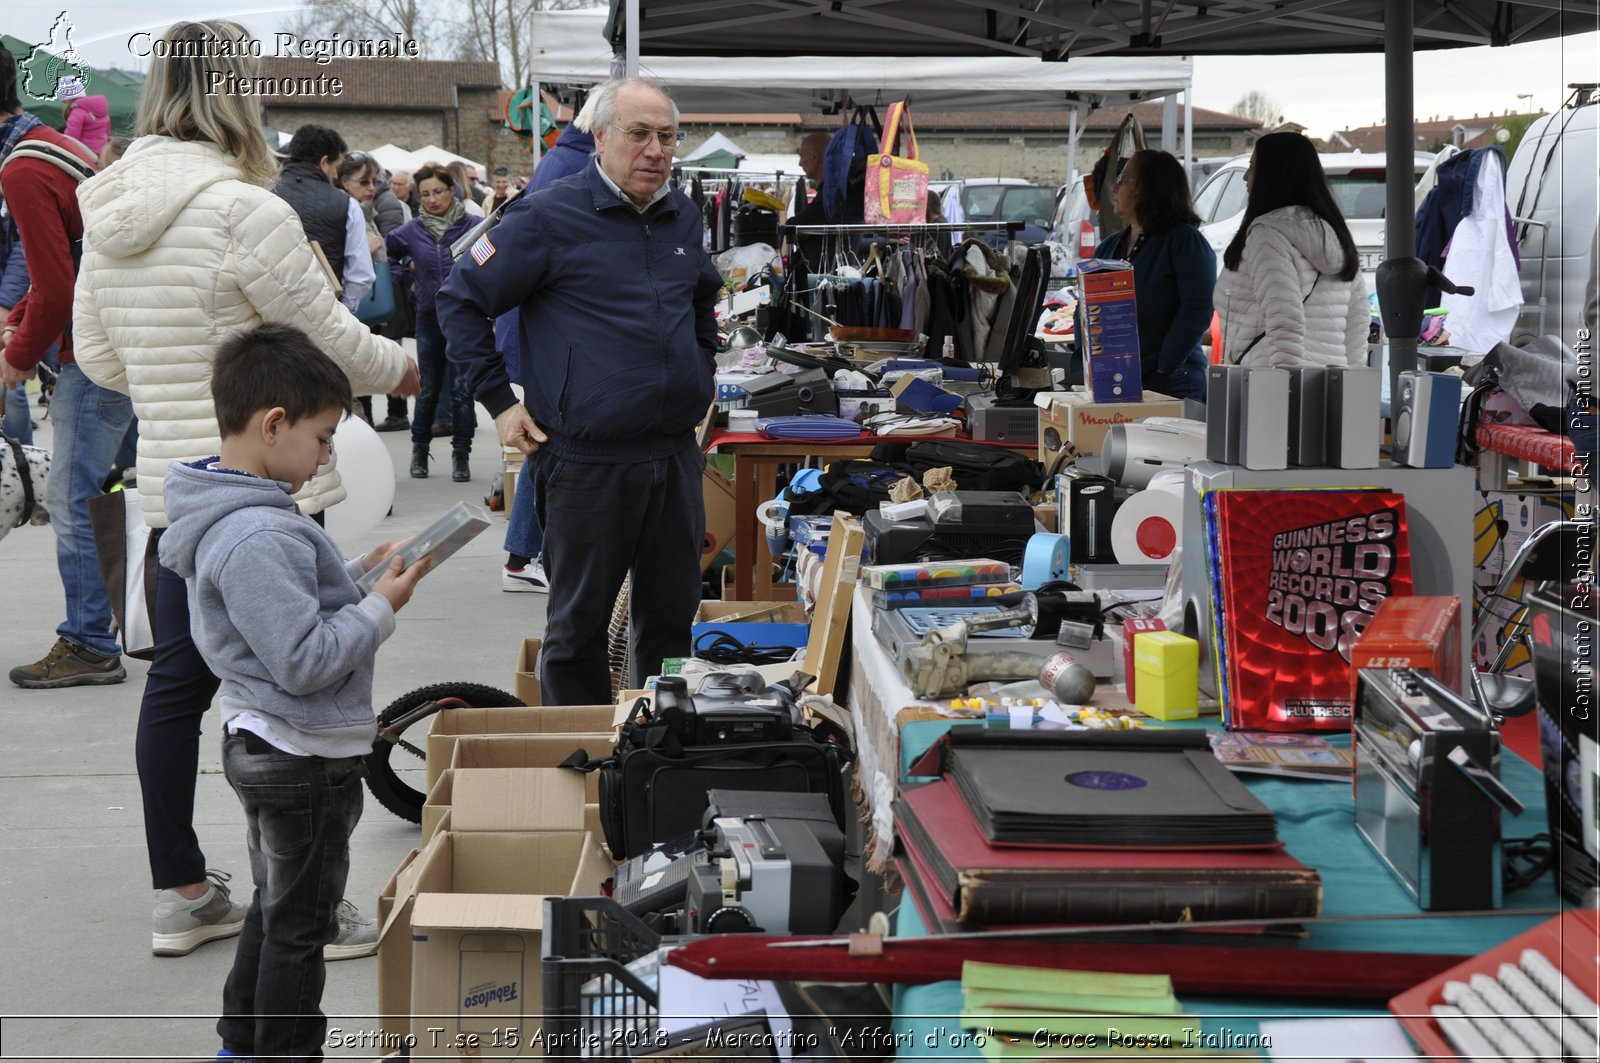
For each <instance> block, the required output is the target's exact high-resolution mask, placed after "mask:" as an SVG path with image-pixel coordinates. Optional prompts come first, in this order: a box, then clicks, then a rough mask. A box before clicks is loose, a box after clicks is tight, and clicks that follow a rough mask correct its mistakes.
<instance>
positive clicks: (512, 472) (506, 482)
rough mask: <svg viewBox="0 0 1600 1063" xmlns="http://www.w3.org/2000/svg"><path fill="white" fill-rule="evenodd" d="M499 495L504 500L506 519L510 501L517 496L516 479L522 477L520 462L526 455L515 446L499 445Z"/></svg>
mask: <svg viewBox="0 0 1600 1063" xmlns="http://www.w3.org/2000/svg"><path fill="white" fill-rule="evenodd" d="M500 453H501V462H500V475H501V482H502V486H501V489H500V490H501V496H502V498H503V499H504V500H505V514H506V519H507V520H509V519H510V518H511V503H512V502H513V501H515V500H516V497H517V481H518V480H519V479H521V478H522V463H523V462H524V461H526V460H527V457H528V456H527V455H526V454H524V453H522V451H520V450H518V449H517V448H516V447H501V448H500Z"/></svg>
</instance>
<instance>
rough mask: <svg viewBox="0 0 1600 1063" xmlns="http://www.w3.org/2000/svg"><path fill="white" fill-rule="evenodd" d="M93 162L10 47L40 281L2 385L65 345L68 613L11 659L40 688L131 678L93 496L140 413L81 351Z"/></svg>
mask: <svg viewBox="0 0 1600 1063" xmlns="http://www.w3.org/2000/svg"><path fill="white" fill-rule="evenodd" d="M92 173H94V155H93V154H92V153H91V152H89V151H88V150H87V149H85V148H84V146H83V145H82V144H80V143H79V142H78V141H77V140H74V139H73V138H71V137H68V136H65V135H63V134H61V133H58V132H56V131H55V130H53V129H51V128H50V127H48V126H46V125H44V124H43V123H42V122H40V121H39V119H38V118H37V117H35V116H34V115H31V114H28V113H26V112H24V111H23V110H22V105H21V101H20V100H19V98H18V96H17V67H16V61H15V60H14V59H13V58H12V56H11V53H10V52H8V51H6V50H5V49H4V48H0V201H3V202H4V205H5V208H6V212H7V213H8V214H10V216H11V219H12V221H13V222H14V223H15V225H16V227H17V231H18V234H19V235H20V236H21V238H22V249H23V253H24V254H25V255H26V256H27V260H28V272H29V277H30V280H31V287H30V288H29V290H28V294H27V295H25V296H23V297H22V301H21V302H19V303H18V304H17V306H16V307H14V308H13V310H12V314H11V318H10V319H9V320H8V321H7V323H6V328H5V330H4V332H3V333H0V339H3V341H4V347H3V348H0V391H4V390H5V389H8V388H12V387H15V386H16V385H17V384H18V383H20V382H22V381H24V380H28V379H30V378H32V377H33V376H34V375H35V374H36V373H37V371H38V365H39V363H40V362H41V361H42V360H43V359H44V356H45V353H46V352H47V351H48V350H49V348H50V345H51V344H52V343H55V342H56V341H58V340H59V341H60V344H61V347H60V354H59V359H60V365H61V375H60V379H59V380H58V381H57V383H56V390H55V395H54V396H53V398H52V399H51V402H50V416H51V420H53V421H54V422H55V437H54V446H55V455H54V459H53V462H52V470H53V475H51V477H50V482H49V486H48V487H47V488H46V490H45V507H46V508H47V509H48V510H49V511H50V523H51V525H52V526H53V527H54V528H55V532H56V566H57V568H58V569H59V570H60V572H61V583H62V586H63V588H64V589H65V591H66V600H67V616H66V619H65V620H64V621H63V622H62V623H61V625H60V626H59V627H57V628H56V636H57V637H56V642H55V645H54V646H52V647H51V648H50V651H49V652H48V653H46V654H45V655H44V656H43V657H42V658H40V659H39V660H37V661H35V662H33V663H32V664H25V665H21V666H19V667H16V668H13V669H12V670H11V681H12V682H13V683H15V684H17V685H18V686H20V687H26V688H30V689H39V688H53V687H71V686H78V685H81V684H84V683H96V684H103V683H120V682H122V681H123V679H125V678H127V671H126V670H125V669H124V668H123V667H122V658H121V651H120V648H119V647H118V645H117V638H116V636H115V635H114V634H112V631H111V600H110V598H109V597H108V596H107V594H106V587H105V582H104V581H103V580H102V579H101V577H100V562H99V558H98V556H97V554H96V552H95V546H94V537H93V535H92V534H91V533H90V530H89V497H90V496H91V495H96V494H99V493H100V486H101V483H102V481H103V480H104V479H105V475H106V470H108V469H110V468H111V466H112V463H113V462H114V461H115V460H116V456H117V448H118V447H119V446H121V444H122V439H123V437H124V436H126V435H127V433H128V426H129V425H130V424H132V423H133V405H132V403H130V402H129V401H128V397H127V396H126V395H119V394H117V393H116V392H114V391H107V390H106V389H104V388H101V387H99V386H97V385H96V384H94V383H92V382H91V381H90V380H89V379H88V378H87V377H85V376H84V375H83V371H82V370H81V369H79V368H78V366H77V365H76V364H75V363H74V362H73V360H72V332H71V327H70V326H71V324H72V299H73V285H74V283H75V282H76V280H77V273H78V268H77V260H78V256H79V254H80V252H81V248H82V240H83V216H82V215H81V214H80V213H79V212H78V182H79V181H80V180H82V179H83V178H84V177H86V176H88V175H90V174H92ZM19 311H20V313H19ZM19 321H20V323H19Z"/></svg>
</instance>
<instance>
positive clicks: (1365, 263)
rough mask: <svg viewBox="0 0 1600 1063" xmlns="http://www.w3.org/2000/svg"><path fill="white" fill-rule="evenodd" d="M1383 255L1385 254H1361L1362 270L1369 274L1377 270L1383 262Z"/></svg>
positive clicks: (1365, 252) (1366, 252) (1375, 252)
mask: <svg viewBox="0 0 1600 1063" xmlns="http://www.w3.org/2000/svg"><path fill="white" fill-rule="evenodd" d="M1383 255H1384V253H1383V252H1382V251H1363V252H1361V268H1362V270H1363V271H1365V272H1367V273H1371V272H1372V271H1373V270H1375V269H1377V268H1378V266H1379V265H1380V264H1381V263H1382V262H1383Z"/></svg>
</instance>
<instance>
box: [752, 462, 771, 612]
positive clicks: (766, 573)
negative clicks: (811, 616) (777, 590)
mask: <svg viewBox="0 0 1600 1063" xmlns="http://www.w3.org/2000/svg"><path fill="white" fill-rule="evenodd" d="M751 464H752V465H753V466H755V470H754V471H755V494H756V499H757V500H758V501H760V502H765V501H767V500H768V499H769V498H772V497H773V496H774V495H776V494H777V493H778V463H777V462H776V461H774V460H772V459H770V458H764V457H763V458H756V459H754V460H753V461H752V462H751ZM756 538H757V540H759V541H758V542H756V544H755V554H754V557H755V559H756V573H755V577H756V578H755V586H754V593H755V598H753V599H751V600H752V601H757V602H770V601H772V561H773V557H772V551H771V550H769V549H767V536H766V528H765V526H763V527H761V528H759V529H757V532H756Z"/></svg>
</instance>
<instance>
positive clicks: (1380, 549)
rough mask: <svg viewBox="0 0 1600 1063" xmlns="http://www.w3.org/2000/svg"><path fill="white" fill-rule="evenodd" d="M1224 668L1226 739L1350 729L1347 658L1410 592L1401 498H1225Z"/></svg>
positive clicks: (1316, 494) (1217, 497) (1221, 500)
mask: <svg viewBox="0 0 1600 1063" xmlns="http://www.w3.org/2000/svg"><path fill="white" fill-rule="evenodd" d="M1207 502H1208V505H1210V506H1214V509H1215V513H1216V520H1215V534H1216V540H1215V541H1216V550H1217V558H1216V562H1217V568H1216V571H1217V573H1218V579H1219V582H1220V597H1219V598H1218V601H1219V603H1220V608H1219V610H1218V614H1219V617H1220V619H1221V620H1222V625H1221V629H1220V635H1219V641H1220V644H1221V656H1220V658H1219V662H1220V663H1219V667H1220V668H1221V670H1222V675H1223V676H1224V677H1225V678H1224V684H1223V691H1222V693H1223V696H1224V698H1225V704H1226V706H1227V711H1226V722H1227V725H1228V726H1229V727H1230V728H1238V729H1244V730H1267V731H1345V730H1349V728H1350V719H1351V703H1350V663H1349V662H1350V647H1351V646H1352V645H1353V644H1354V643H1355V641H1356V640H1357V639H1358V638H1360V637H1361V633H1362V631H1364V630H1365V629H1366V626H1367V623H1368V621H1370V620H1371V619H1372V615H1373V614H1374V613H1376V612H1377V610H1378V606H1379V605H1381V604H1382V603H1383V600H1384V599H1385V598H1387V597H1389V596H1390V595H1405V594H1410V593H1412V584H1411V552H1410V547H1409V544H1408V540H1407V535H1406V515H1405V499H1404V497H1402V496H1401V495H1398V494H1394V493H1391V492H1387V491H1317V490H1309V491H1307V490H1302V491H1218V492H1213V494H1212V496H1208V498H1207Z"/></svg>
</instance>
